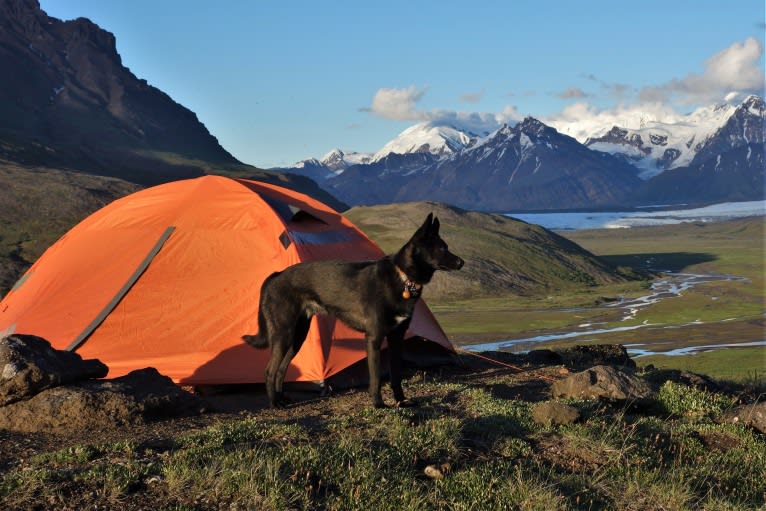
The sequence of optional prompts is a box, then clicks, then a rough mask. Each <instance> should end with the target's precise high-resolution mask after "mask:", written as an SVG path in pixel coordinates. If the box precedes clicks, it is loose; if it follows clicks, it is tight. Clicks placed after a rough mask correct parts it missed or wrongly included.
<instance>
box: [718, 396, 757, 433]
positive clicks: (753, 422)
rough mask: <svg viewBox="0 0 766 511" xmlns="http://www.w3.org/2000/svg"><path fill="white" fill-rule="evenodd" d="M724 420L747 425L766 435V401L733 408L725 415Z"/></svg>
mask: <svg viewBox="0 0 766 511" xmlns="http://www.w3.org/2000/svg"><path fill="white" fill-rule="evenodd" d="M723 420H724V421H725V422H731V423H734V424H745V425H746V426H750V427H751V428H753V429H755V430H758V431H760V432H761V433H766V401H761V402H760V403H755V404H751V405H740V406H738V407H736V408H733V409H732V410H729V411H728V412H726V413H725V414H724V415H723Z"/></svg>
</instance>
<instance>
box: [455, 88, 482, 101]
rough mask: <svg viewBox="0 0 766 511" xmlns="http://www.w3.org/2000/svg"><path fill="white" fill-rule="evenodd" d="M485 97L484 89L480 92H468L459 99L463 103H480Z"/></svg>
mask: <svg viewBox="0 0 766 511" xmlns="http://www.w3.org/2000/svg"><path fill="white" fill-rule="evenodd" d="M483 97H484V89H482V90H480V91H479V92H468V93H466V94H463V95H461V96H460V97H459V98H458V100H459V101H462V102H463V103H478V102H479V101H481V98H483Z"/></svg>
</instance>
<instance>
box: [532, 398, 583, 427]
mask: <svg viewBox="0 0 766 511" xmlns="http://www.w3.org/2000/svg"><path fill="white" fill-rule="evenodd" d="M532 418H533V419H534V420H535V422H536V423H537V424H543V425H548V424H572V423H573V422H576V421H577V420H578V419H579V418H580V411H579V410H578V409H577V408H575V407H574V406H569V405H567V404H564V403H557V402H555V401H546V402H545V403H540V404H538V405H536V406H535V407H534V408H533V409H532Z"/></svg>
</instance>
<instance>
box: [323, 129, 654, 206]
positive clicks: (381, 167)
mask: <svg viewBox="0 0 766 511" xmlns="http://www.w3.org/2000/svg"><path fill="white" fill-rule="evenodd" d="M326 184H327V186H328V187H329V188H328V191H330V192H331V193H332V194H334V195H336V196H337V197H338V198H340V199H341V200H344V201H346V202H349V203H351V204H377V203H385V202H399V201H413V200H423V199H429V200H437V201H442V202H446V203H449V204H454V205H457V206H460V207H464V208H468V209H485V210H486V209H489V210H510V209H545V208H550V207H557V206H555V205H562V204H567V206H566V207H573V208H574V207H593V206H599V205H607V204H619V203H620V202H622V201H624V200H625V199H626V197H627V196H628V195H629V194H630V193H631V192H632V191H633V190H634V189H635V188H636V187H637V186H638V185H639V184H640V180H639V179H638V178H637V177H636V169H635V168H634V167H632V166H631V165H629V164H627V163H626V162H625V161H624V160H623V159H622V158H618V157H614V156H611V155H609V154H605V153H599V152H596V151H592V150H590V149H588V148H587V147H585V146H583V145H582V144H580V143H579V142H577V141H576V140H575V139H573V138H571V137H568V136H566V135H562V134H560V133H558V132H557V131H556V130H555V129H553V128H551V127H549V126H546V125H545V124H543V123H541V122H540V121H538V120H537V119H534V118H532V117H528V118H526V119H524V120H523V121H521V122H520V123H518V124H517V125H516V126H509V125H503V126H502V127H500V128H499V129H498V130H496V131H495V132H494V133H491V134H490V135H488V136H487V137H484V138H482V139H478V140H476V141H475V142H474V143H473V144H471V145H470V146H468V147H465V148H463V149H462V150H460V151H458V152H455V153H452V154H451V155H450V156H449V157H442V158H438V157H436V156H434V155H431V154H429V153H409V154H397V153H389V154H388V155H387V156H386V157H384V158H382V159H381V160H378V161H375V162H372V163H371V164H370V165H357V166H354V167H351V168H349V169H348V170H347V171H346V172H344V174H343V175H341V176H338V177H337V178H335V179H332V180H330V181H328V182H327V183H326ZM558 207H561V206H558Z"/></svg>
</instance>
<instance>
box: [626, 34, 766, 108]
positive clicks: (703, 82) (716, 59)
mask: <svg viewBox="0 0 766 511" xmlns="http://www.w3.org/2000/svg"><path fill="white" fill-rule="evenodd" d="M762 54H763V46H762V45H761V43H760V42H759V41H758V40H756V39H755V38H753V37H750V38H748V39H746V40H745V41H744V42H743V43H738V42H735V43H734V44H732V45H731V46H729V47H728V48H726V49H724V50H721V51H720V52H718V53H716V54H715V55H713V56H712V57H710V58H709V59H707V60H706V61H705V68H704V70H703V72H702V73H690V74H688V75H686V76H685V77H683V78H674V79H672V80H670V81H669V82H667V83H663V84H660V85H657V86H649V87H644V88H643V89H641V91H640V93H639V99H640V100H641V101H677V102H679V103H681V104H684V105H689V104H695V103H706V102H714V101H720V100H721V99H722V98H724V97H726V96H727V95H730V94H732V93H735V94H743V93H749V92H752V93H759V94H762V93H763V87H764V76H763V69H762V68H761V67H760V66H759V64H760V62H761V55H762ZM732 97H734V96H732Z"/></svg>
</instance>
